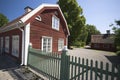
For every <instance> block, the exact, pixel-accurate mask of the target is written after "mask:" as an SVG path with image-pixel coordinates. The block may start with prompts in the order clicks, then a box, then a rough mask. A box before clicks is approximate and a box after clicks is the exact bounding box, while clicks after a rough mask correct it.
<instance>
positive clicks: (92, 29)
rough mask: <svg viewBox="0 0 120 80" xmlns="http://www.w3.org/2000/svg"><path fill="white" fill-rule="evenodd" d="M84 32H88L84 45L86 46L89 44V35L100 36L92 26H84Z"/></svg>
mask: <svg viewBox="0 0 120 80" xmlns="http://www.w3.org/2000/svg"><path fill="white" fill-rule="evenodd" d="M86 28H87V29H86V31H87V32H88V36H87V41H86V44H87V45H88V44H89V43H90V42H91V35H94V34H100V31H99V30H97V29H96V27H95V26H94V25H89V24H87V25H86Z"/></svg>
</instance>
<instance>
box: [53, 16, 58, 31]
mask: <svg viewBox="0 0 120 80" xmlns="http://www.w3.org/2000/svg"><path fill="white" fill-rule="evenodd" d="M52 28H53V29H56V30H59V18H57V17H56V16H52Z"/></svg>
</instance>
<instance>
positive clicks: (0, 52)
mask: <svg viewBox="0 0 120 80" xmlns="http://www.w3.org/2000/svg"><path fill="white" fill-rule="evenodd" d="M0 39H1V45H0V54H2V53H3V37H1V38H0Z"/></svg>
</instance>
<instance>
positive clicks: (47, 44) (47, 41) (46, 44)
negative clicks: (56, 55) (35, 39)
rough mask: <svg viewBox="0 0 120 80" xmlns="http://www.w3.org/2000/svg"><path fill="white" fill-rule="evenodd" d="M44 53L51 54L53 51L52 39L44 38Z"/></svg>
mask: <svg viewBox="0 0 120 80" xmlns="http://www.w3.org/2000/svg"><path fill="white" fill-rule="evenodd" d="M43 51H45V52H50V51H51V38H47V37H45V38H43Z"/></svg>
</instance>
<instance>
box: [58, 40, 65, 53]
mask: <svg viewBox="0 0 120 80" xmlns="http://www.w3.org/2000/svg"><path fill="white" fill-rule="evenodd" d="M63 48H64V39H62V38H60V39H59V40H58V51H61V50H62V49H63Z"/></svg>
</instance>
